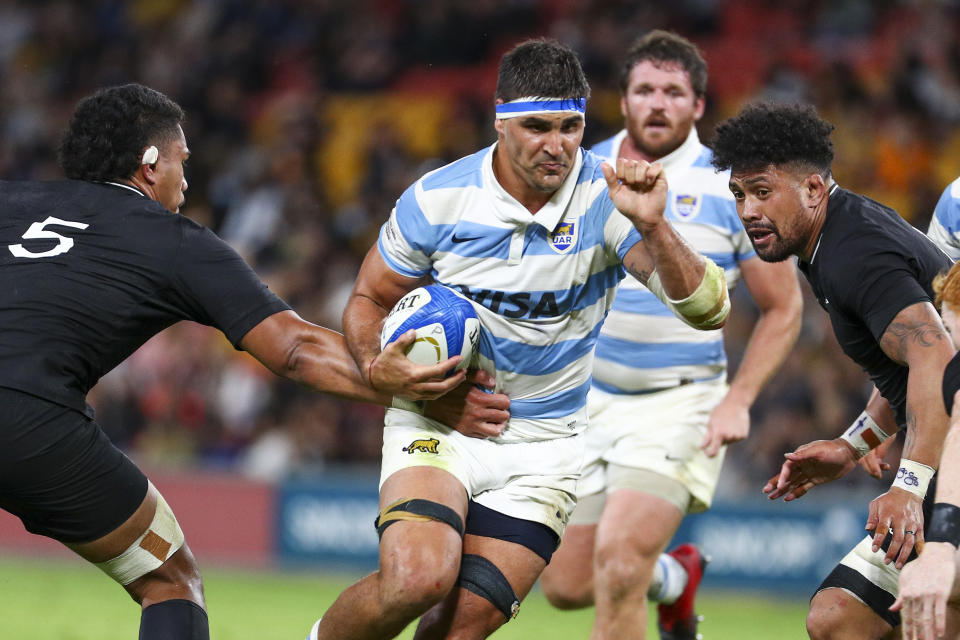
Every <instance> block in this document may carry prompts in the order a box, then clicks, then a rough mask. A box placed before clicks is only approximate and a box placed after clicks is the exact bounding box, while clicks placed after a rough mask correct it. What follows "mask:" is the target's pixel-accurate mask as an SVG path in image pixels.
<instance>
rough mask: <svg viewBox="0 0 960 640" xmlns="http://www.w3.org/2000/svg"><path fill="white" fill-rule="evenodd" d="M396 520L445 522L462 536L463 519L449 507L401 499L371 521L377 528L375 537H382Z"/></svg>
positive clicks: (389, 505)
mask: <svg viewBox="0 0 960 640" xmlns="http://www.w3.org/2000/svg"><path fill="white" fill-rule="evenodd" d="M398 520H410V521H413V522H429V521H431V520H435V521H437V522H445V523H447V524H448V525H450V526H451V527H453V529H454V531H456V532H457V534H458V535H460V536H462V535H463V519H462V518H460V515H459V514H458V513H457V512H456V511H454V510H453V509H451V508H450V507H448V506H446V505H443V504H440V503H439V502H433V501H431V500H422V499H420V498H412V499H408V498H401V499H400V500H397V501H396V502H394V503H392V504H388V505H387V506H386V507H384V508H383V509H382V510H381V511H380V515H378V516H377V519H376V520H374V521H373V524H374V526H375V527H376V528H377V536H378V537H382V536H383V532H384V531H385V530H386V528H387V527H389V526H390V525H392V524H393V523H394V522H397V521H398Z"/></svg>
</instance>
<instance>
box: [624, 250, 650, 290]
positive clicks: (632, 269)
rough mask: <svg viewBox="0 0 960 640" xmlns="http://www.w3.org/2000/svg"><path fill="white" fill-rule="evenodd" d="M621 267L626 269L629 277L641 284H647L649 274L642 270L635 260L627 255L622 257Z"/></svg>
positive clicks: (638, 262)
mask: <svg viewBox="0 0 960 640" xmlns="http://www.w3.org/2000/svg"><path fill="white" fill-rule="evenodd" d="M623 266H624V267H626V269H627V271H628V272H629V273H630V275H632V276H633V277H634V278H636V279H637V280H639V281H640V282H642V283H643V284H647V280H649V279H650V274H651V272H650V271H647V270H646V269H644V268H643V267H642V266H641V264H640V261H639V260H635V259H633V258H631V257H630V254H627V255H626V256H624V261H623Z"/></svg>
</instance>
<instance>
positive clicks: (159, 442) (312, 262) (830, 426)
mask: <svg viewBox="0 0 960 640" xmlns="http://www.w3.org/2000/svg"><path fill="white" fill-rule="evenodd" d="M652 28H667V29H673V30H675V31H677V32H679V33H680V34H682V35H684V36H686V37H689V38H691V39H692V40H694V41H695V42H696V43H697V44H698V45H699V46H700V47H701V48H702V49H703V51H704V54H705V56H706V58H707V61H708V63H709V65H710V85H709V92H708V100H707V107H708V108H707V114H706V116H705V117H704V119H703V121H702V122H701V126H700V133H701V138H702V139H704V140H705V141H706V142H709V140H710V138H711V137H712V131H713V127H714V126H715V124H716V123H717V122H718V121H720V120H722V119H724V118H726V117H728V116H730V115H732V114H733V113H735V112H736V111H737V110H738V109H739V108H740V107H741V106H742V105H743V104H745V103H746V102H748V101H750V100H754V99H760V98H763V99H775V100H783V101H791V102H797V101H802V102H811V103H813V104H814V105H816V106H817V107H818V109H819V110H820V111H821V113H822V114H824V115H825V116H826V117H827V118H828V119H829V120H831V121H832V122H833V123H834V124H836V125H837V129H836V132H835V134H834V141H835V144H836V149H837V160H836V163H835V165H834V170H835V175H836V177H837V179H838V181H839V182H840V184H841V185H843V186H845V187H847V188H851V189H853V190H855V191H860V192H862V193H866V194H868V195H871V196H872V197H875V198H876V199H878V200H880V201H882V202H884V203H886V204H889V205H891V206H893V207H895V208H896V209H897V210H898V211H900V212H901V214H903V215H904V217H906V218H907V219H908V220H910V221H911V222H912V223H913V224H915V225H916V226H917V227H919V228H920V229H922V230H925V229H926V225H927V222H928V221H929V218H930V215H931V212H932V210H933V206H934V204H935V203H936V200H937V197H938V196H939V194H940V192H941V191H942V190H943V188H944V187H945V185H946V184H947V183H949V182H950V181H951V180H952V179H953V178H955V177H956V176H957V175H960V39H958V38H957V37H956V36H957V34H958V33H960V3H958V2H957V1H956V0H953V1H950V0H942V1H939V2H937V1H933V0H928V1H920V0H913V1H909V0H901V1H894V0H876V1H870V0H821V1H809V0H804V1H801V0H786V1H784V2H778V3H769V2H764V1H760V0H730V1H723V0H674V1H673V2H670V3H647V2H643V3H640V2H628V1H623V0H620V1H618V0H593V1H590V2H586V1H583V0H503V1H497V0H351V1H349V2H348V1H347V0H126V1H123V0H90V1H88V2H83V3H79V2H67V1H60V2H58V1H48V0H44V1H40V2H37V1H35V0H19V1H18V0H7V1H6V2H4V3H2V4H0V95H2V96H3V100H2V101H0V132H2V139H3V144H2V145H0V178H2V179H53V178H59V177H61V173H60V171H59V169H58V167H57V165H56V160H55V148H56V145H57V141H58V139H59V136H60V133H61V131H62V129H63V128H64V126H65V124H66V121H67V118H68V117H69V113H70V111H71V109H72V107H73V106H74V105H75V103H76V101H77V100H78V99H79V98H81V97H83V96H84V95H86V94H88V93H90V92H91V91H93V90H94V89H96V88H98V87H101V86H106V85H113V84H121V83H126V82H131V81H136V82H140V83H143V84H146V85H149V86H151V87H154V88H156V89H158V90H160V91H163V92H165V93H167V94H168V95H170V96H171V97H172V98H174V99H175V100H177V101H178V102H179V103H180V104H181V105H182V106H183V107H184V108H185V110H186V111H187V114H188V120H187V124H186V135H187V141H188V144H189V146H190V148H191V150H192V152H193V156H192V158H191V160H190V163H189V166H188V167H187V180H188V182H189V185H190V187H189V190H188V192H187V204H186V206H185V207H184V208H183V210H182V212H183V214H184V215H187V216H190V217H191V218H193V219H195V220H197V221H199V222H202V223H204V224H207V225H208V226H210V227H212V228H213V229H214V230H216V231H217V232H218V233H219V234H220V235H221V236H222V237H223V238H224V239H225V240H227V241H228V242H229V243H231V244H232V245H233V246H234V247H235V248H236V249H237V250H238V251H240V252H241V254H242V255H244V257H245V258H247V259H248V261H249V262H250V263H251V264H252V265H254V267H255V269H256V270H257V271H258V273H259V274H260V275H261V276H262V277H263V278H264V279H265V280H266V281H267V282H268V284H270V286H271V287H272V288H273V289H274V290H275V291H276V292H277V293H278V294H279V295H281V296H282V297H283V298H285V299H286V300H287V301H288V302H290V303H291V304H292V305H293V307H294V308H295V309H297V311H298V312H299V313H300V314H301V315H302V316H303V317H305V318H307V319H309V320H311V321H313V322H316V323H318V324H322V325H325V326H329V327H333V328H338V327H339V326H340V316H341V312H342V309H343V306H344V302H345V300H346V296H347V295H348V293H349V291H350V288H351V286H352V284H353V280H354V277H355V274H356V272H357V269H358V267H359V264H360V261H361V260H362V258H363V255H364V253H365V251H366V250H367V248H368V247H369V246H370V245H371V244H372V243H373V242H374V240H375V238H376V235H377V232H378V229H379V226H380V224H381V223H382V222H383V221H384V220H385V219H386V217H387V216H388V214H389V212H390V209H391V208H392V206H393V203H394V201H395V199H396V198H397V197H398V196H399V194H400V193H401V192H402V191H403V189H404V188H406V187H407V186H408V185H409V184H410V183H411V182H413V181H414V180H415V179H416V178H417V177H419V176H420V175H422V174H423V173H424V172H425V171H427V170H429V169H431V168H434V167H437V166H440V165H442V164H444V163H446V162H449V161H451V160H454V159H456V158H458V157H460V156H462V155H465V154H467V153H470V152H472V151H474V150H476V149H478V148H480V147H481V146H485V145H487V144H490V143H491V142H493V140H494V139H495V133H494V130H493V118H492V108H491V107H492V95H493V89H494V86H495V82H496V77H495V76H496V65H497V62H498V60H499V56H500V55H501V54H502V53H503V52H504V51H505V50H506V49H507V48H509V47H510V46H512V45H513V44H514V43H516V42H517V41H519V40H520V39H522V38H524V37H528V36H550V37H554V38H557V39H558V40H561V41H562V42H564V43H566V44H568V45H570V46H572V47H573V48H574V49H575V50H576V51H577V52H578V53H579V55H580V56H581V59H582V61H583V63H584V67H585V70H586V71H587V75H588V78H589V79H590V82H591V84H592V87H593V97H592V99H591V100H590V102H589V103H588V108H587V133H586V138H585V145H586V146H589V145H590V144H592V143H594V142H597V141H599V140H601V139H603V138H604V137H606V136H608V135H610V134H612V133H613V132H615V131H616V130H618V129H619V128H620V124H621V119H620V112H619V93H618V89H617V75H618V71H619V61H620V57H621V55H622V54H623V52H624V51H625V50H626V48H627V47H628V45H629V44H630V42H631V41H632V40H633V39H635V38H636V37H637V36H638V35H640V34H642V33H643V32H645V31H647V30H649V29H652ZM804 287H805V289H806V285H804ZM734 304H735V308H736V310H735V312H734V315H733V319H732V320H731V322H730V323H729V325H728V327H729V331H728V341H727V342H728V354H729V358H730V361H731V365H732V366H734V367H735V366H736V364H737V362H738V360H739V357H740V354H741V352H742V349H743V345H744V343H745V341H746V339H747V337H748V333H749V330H750V327H751V326H752V317H753V313H754V311H753V308H752V305H751V302H750V300H749V298H748V297H747V296H746V294H745V293H744V292H740V293H735V295H734ZM868 390H869V388H868V386H867V383H866V379H865V376H864V375H863V373H862V372H861V371H860V370H859V369H858V368H857V367H856V366H855V365H853V364H852V363H850V362H849V361H848V360H847V359H846V358H845V357H844V356H843V355H842V354H841V353H840V351H839V348H838V347H837V345H836V342H835V341H834V338H833V335H832V333H831V331H830V328H829V326H828V319H827V316H826V314H824V313H823V312H822V311H821V310H820V309H819V307H817V305H816V302H815V300H814V299H813V298H812V297H811V296H810V295H809V291H807V298H806V310H805V314H804V328H803V333H802V336H801V339H800V342H799V344H798V346H797V347H796V348H795V349H794V351H793V353H792V354H791V355H790V357H789V359H788V360H787V363H786V365H785V366H784V367H783V370H782V371H781V372H780V373H779V374H778V375H777V377H776V378H775V379H774V380H773V381H772V382H771V384H770V385H769V386H768V387H767V389H766V390H765V391H764V392H763V394H762V396H761V397H760V399H759V400H758V402H757V404H756V406H755V411H754V413H753V421H754V422H753V431H752V435H751V437H750V439H749V440H748V441H746V442H745V443H742V444H739V445H737V446H735V447H733V448H731V451H730V452H729V454H728V463H727V465H726V471H725V474H726V475H725V478H726V480H725V481H722V482H721V485H722V488H721V491H728V492H729V491H732V492H735V491H738V490H740V489H744V490H749V491H757V490H758V489H759V486H760V483H761V482H762V481H763V480H765V479H766V477H767V476H768V475H769V474H771V473H773V471H774V470H776V468H778V466H779V463H780V461H781V460H782V454H783V452H784V451H787V450H790V449H792V448H794V447H795V446H797V445H799V444H801V443H803V442H807V441H809V440H812V439H815V438H824V437H834V436H835V435H837V434H838V433H840V432H841V430H842V429H843V428H845V427H846V426H847V425H848V424H849V423H850V421H851V420H852V419H853V418H854V417H855V416H856V415H857V413H859V411H860V409H861V408H862V406H863V402H864V401H865V398H866V395H867V392H868ZM90 400H91V403H92V404H93V405H94V406H95V407H96V409H97V412H98V418H99V420H100V422H101V424H103V426H104V427H105V428H106V429H107V431H108V432H109V434H110V436H111V437H112V438H113V439H114V440H115V441H116V442H117V443H119V444H120V445H121V446H122V447H124V448H125V449H127V450H128V451H130V452H131V454H132V455H133V457H135V458H136V459H137V460H138V461H140V462H142V463H144V464H146V465H148V466H149V465H151V464H154V463H156V464H163V465H176V464H182V465H189V466H195V465H205V466H217V467H221V468H227V469H234V470H238V471H241V472H243V473H245V474H249V475H251V476H253V477H258V478H264V479H270V480H274V479H279V478H282V477H284V476H287V475H289V474H300V473H310V472H315V471H318V470H321V469H323V468H324V465H330V464H336V463H358V462H366V463H375V462H376V461H377V460H378V458H379V453H380V443H381V439H380V429H381V425H382V422H381V420H382V413H383V410H382V409H379V408H376V407H368V406H362V405H357V404H351V403H347V402H342V401H338V400H335V399H331V398H327V397H322V396H319V395H316V394H312V393H308V392H306V391H305V390H302V389H300V388H298V387H296V386H295V385H292V384H291V383H288V382H284V381H281V380H280V379H278V378H275V377H273V376H272V375H271V374H269V373H268V372H267V371H266V370H265V369H263V368H262V367H260V366H259V365H258V364H257V363H256V362H254V361H253V360H252V359H251V358H249V357H248V356H246V355H245V354H243V353H239V352H236V351H234V349H233V348H232V347H231V346H230V345H229V344H227V343H226V341H225V340H224V339H223V338H222V336H221V335H220V334H219V333H217V332H216V331H213V330H211V329H208V328H206V327H200V326H196V325H192V324H186V323H181V324H180V325H177V326H175V327H173V328H171V329H169V330H167V331H165V332H164V333H162V334H160V335H159V336H157V337H156V338H154V339H153V340H151V341H150V342H149V343H148V344H147V345H145V346H144V347H143V348H142V349H141V350H140V351H138V352H137V353H136V354H135V355H134V356H133V357H132V358H131V359H130V360H129V361H128V362H127V363H125V364H124V365H122V366H121V367H120V368H119V369H118V370H117V371H115V372H114V373H112V374H111V375H109V376H107V377H106V378H105V379H104V380H103V381H102V382H101V383H100V384H99V385H98V386H97V387H96V389H95V390H94V392H93V393H92V394H91V397H90ZM893 455H895V454H894V453H891V457H893ZM859 476H860V477H859V478H853V479H852V480H851V482H865V481H866V475H865V474H859Z"/></svg>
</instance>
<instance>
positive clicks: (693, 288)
mask: <svg viewBox="0 0 960 640" xmlns="http://www.w3.org/2000/svg"><path fill="white" fill-rule="evenodd" d="M602 167H603V175H604V177H605V178H606V180H607V188H608V189H609V192H610V199H611V200H612V201H613V204H614V205H615V206H616V207H617V209H618V210H619V211H620V213H622V214H623V215H624V216H626V217H627V218H628V219H629V220H630V221H631V222H632V223H633V226H634V227H636V229H637V230H638V231H639V232H640V234H641V235H642V237H643V242H640V243H637V244H636V245H634V246H633V247H632V248H631V249H630V250H629V251H628V252H627V254H626V255H625V256H624V258H623V266H624V267H626V269H627V271H629V272H630V273H631V274H632V275H633V276H634V277H635V278H637V279H638V280H639V281H640V282H642V283H644V284H645V285H647V288H649V289H650V291H651V292H652V293H654V294H655V295H656V296H657V297H658V298H660V299H661V300H663V302H664V303H665V304H667V306H668V307H670V308H671V309H672V310H673V312H674V313H676V314H677V315H678V316H679V317H680V318H681V319H682V320H684V321H685V322H686V323H687V324H690V325H691V326H693V327H696V328H698V329H719V328H720V327H722V326H723V324H724V322H725V321H726V318H727V314H728V313H729V311H730V300H729V297H728V296H727V285H726V282H725V280H724V278H723V270H722V269H720V268H719V267H717V266H716V265H715V264H714V263H713V262H712V261H711V260H709V259H707V258H704V257H703V256H701V255H700V254H699V253H697V252H696V251H694V250H693V249H692V248H691V247H690V245H688V244H687V243H686V242H685V241H684V240H683V238H682V237H681V236H680V235H679V234H678V233H677V232H676V230H675V229H674V228H673V227H672V226H671V225H670V223H669V222H667V221H666V220H665V219H664V217H663V213H664V210H665V209H666V200H667V179H666V177H665V176H664V174H663V167H662V166H661V165H659V164H649V163H647V162H643V161H634V160H625V159H623V158H620V159H618V160H617V168H616V170H614V169H613V168H612V167H611V166H610V165H609V164H606V163H604V164H603V165H602Z"/></svg>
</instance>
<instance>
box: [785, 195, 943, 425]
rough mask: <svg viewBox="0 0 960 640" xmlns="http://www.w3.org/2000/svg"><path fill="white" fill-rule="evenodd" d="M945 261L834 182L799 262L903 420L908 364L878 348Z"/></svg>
mask: <svg viewBox="0 0 960 640" xmlns="http://www.w3.org/2000/svg"><path fill="white" fill-rule="evenodd" d="M951 264H952V262H951V261H950V259H949V258H948V257H947V256H946V254H944V253H943V251H941V250H940V249H939V248H938V247H937V246H936V245H934V244H933V242H931V241H930V240H929V239H928V238H927V237H926V236H925V235H923V234H922V233H920V231H918V230H917V229H915V228H914V227H912V226H911V225H910V223H908V222H907V221H906V220H904V219H903V218H901V217H900V216H899V215H898V214H897V212H896V211H894V210H893V209H891V208H889V207H885V206H883V205H882V204H880V203H878V202H875V201H874V200H871V199H870V198H867V197H865V196H862V195H858V194H856V193H853V192H851V191H847V190H846V189H841V188H839V187H836V186H834V188H833V189H832V190H831V192H830V200H829V201H828V203H827V214H826V220H825V221H824V224H823V229H822V230H821V233H820V238H819V240H818V242H817V247H816V250H815V251H814V254H813V257H812V258H811V261H810V262H809V263H805V262H803V261H800V263H799V265H800V270H801V271H802V272H803V273H804V275H806V277H807V280H808V281H809V282H810V286H811V287H812V288H813V292H814V294H815V295H816V296H817V300H818V301H819V302H820V306H821V307H823V308H824V309H825V310H826V311H827V313H829V314H830V322H831V324H832V325H833V332H834V334H836V336H837V341H838V342H839V343H840V346H841V347H842V348H843V352H844V353H846V354H847V355H848V356H849V357H850V358H851V359H853V360H854V362H856V363H857V364H859V365H860V366H861V367H862V368H863V369H864V371H866V372H867V374H869V376H870V379H871V380H872V381H873V383H874V384H875V385H876V387H877V389H879V390H880V393H881V394H882V395H883V397H884V398H886V399H887V401H888V402H889V403H890V406H892V407H893V410H894V413H895V414H896V417H897V424H900V425H903V424H904V423H905V422H906V401H907V367H905V366H902V365H900V364H897V363H896V362H894V361H893V360H891V359H890V358H888V357H887V356H886V354H885V353H884V352H883V350H882V349H881V348H880V344H879V340H880V338H881V336H883V333H884V331H886V329H887V326H888V325H889V324H890V322H891V321H892V320H893V318H894V317H895V316H896V315H897V314H898V313H899V312H900V311H902V310H903V309H905V308H906V307H909V306H910V305H912V304H915V303H917V302H924V301H926V302H930V303H931V304H932V302H933V297H934V295H933V289H932V283H933V278H934V276H936V275H937V274H938V273H940V272H941V271H945V270H947V269H949V268H950V266H951Z"/></svg>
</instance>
